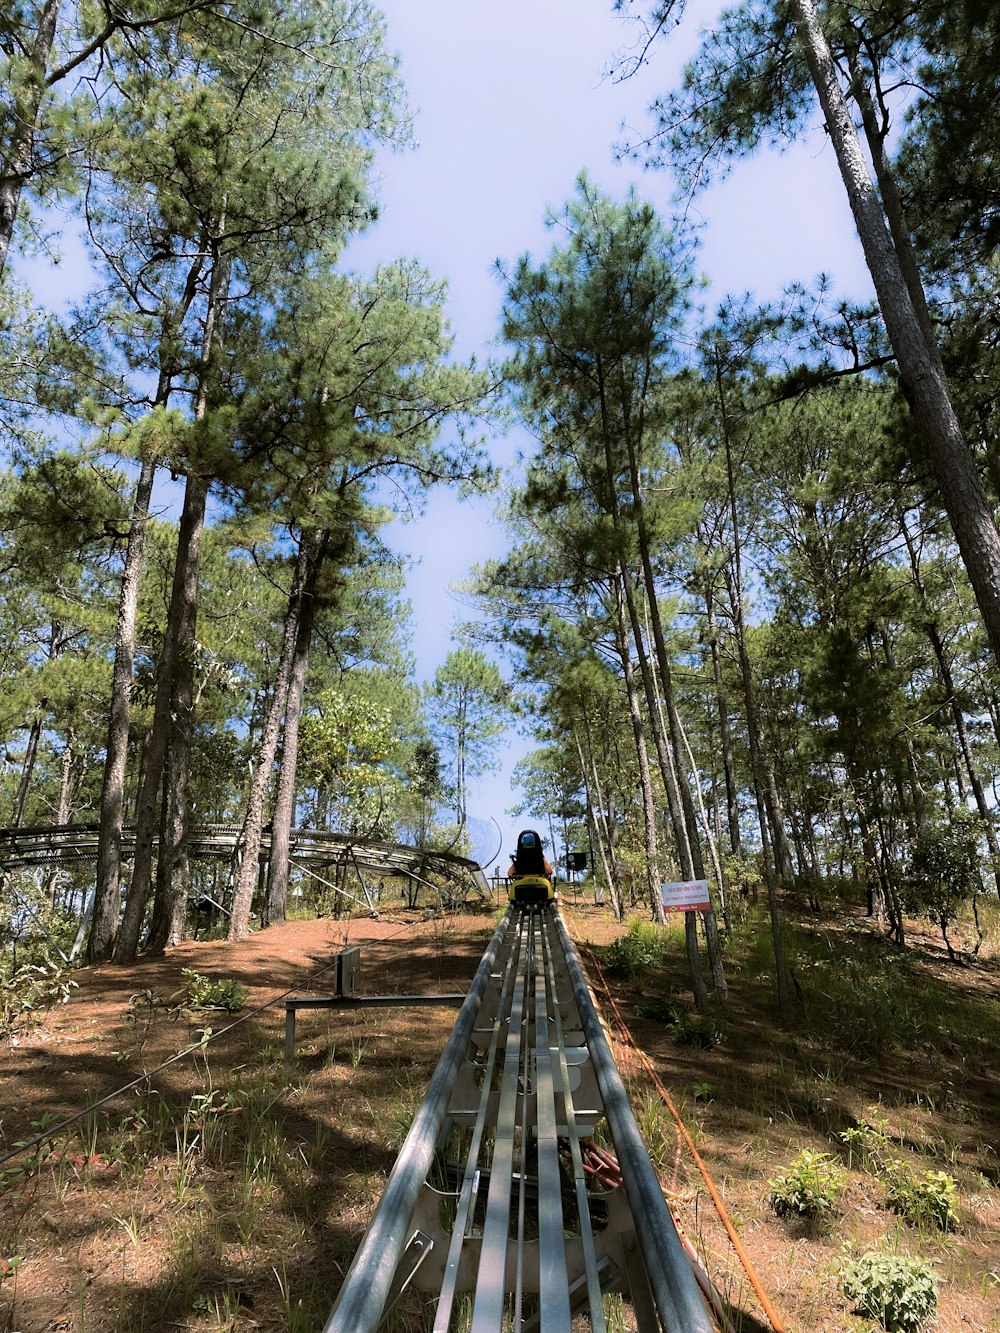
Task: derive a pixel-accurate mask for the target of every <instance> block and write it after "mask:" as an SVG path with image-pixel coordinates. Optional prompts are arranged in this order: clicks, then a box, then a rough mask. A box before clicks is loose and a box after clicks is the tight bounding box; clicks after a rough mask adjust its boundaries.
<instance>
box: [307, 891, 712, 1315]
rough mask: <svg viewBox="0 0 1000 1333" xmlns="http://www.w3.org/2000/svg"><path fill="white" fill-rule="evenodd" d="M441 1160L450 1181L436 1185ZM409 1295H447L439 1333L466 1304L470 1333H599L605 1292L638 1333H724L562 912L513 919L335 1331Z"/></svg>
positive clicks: (514, 912)
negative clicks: (605, 1171)
mask: <svg viewBox="0 0 1000 1333" xmlns="http://www.w3.org/2000/svg"><path fill="white" fill-rule="evenodd" d="M487 995H488V1001H487ZM584 1042H585V1045H581V1044H580V1043H584ZM574 1089H577V1091H576V1095H575V1098H574ZM602 1119H605V1120H606V1121H607V1125H608V1128H609V1130H610V1133H611V1138H612V1140H613V1143H614V1147H615V1150H616V1152H617V1154H618V1162H619V1168H620V1172H621V1177H620V1188H619V1186H616V1185H611V1186H606V1187H605V1190H606V1192H605V1191H604V1190H600V1189H599V1190H598V1191H597V1192H594V1191H593V1190H592V1189H591V1188H590V1187H589V1186H588V1182H587V1179H586V1175H585V1171H584V1160H583V1146H582V1142H581V1136H582V1135H590V1134H592V1133H593V1132H594V1127H595V1125H596V1124H597V1123H598V1122H599V1121H600V1120H602ZM461 1126H469V1127H470V1129H471V1131H472V1132H471V1142H469V1143H468V1146H466V1141H465V1140H464V1139H461V1138H460V1139H458V1140H454V1142H455V1143H456V1144H457V1145H458V1146H459V1151H460V1154H463V1155H464V1156H460V1158H459V1160H458V1162H456V1163H455V1164H454V1167H453V1168H449V1167H447V1166H446V1165H445V1164H446V1163H447V1160H448V1159H447V1151H448V1145H449V1144H450V1143H452V1142H453V1140H452V1138H451V1134H452V1130H453V1127H461ZM488 1130H492V1140H489V1139H487V1138H486V1137H485V1136H486V1133H487V1131H488ZM567 1150H568V1151H567ZM567 1156H568V1158H569V1160H570V1162H571V1163H572V1166H571V1168H567V1166H566V1165H565V1163H566V1157H567ZM435 1163H437V1169H438V1171H440V1169H441V1167H442V1166H445V1180H446V1181H447V1180H448V1173H449V1170H454V1173H455V1174H454V1176H453V1177H452V1179H454V1182H455V1183H454V1184H453V1185H449V1184H445V1185H444V1186H442V1185H441V1184H440V1183H435V1184H432V1183H431V1181H430V1179H429V1173H430V1170H431V1167H432V1165H434V1164H435ZM569 1176H571V1177H572V1180H570V1179H569ZM435 1180H436V1181H438V1182H439V1177H437V1176H436V1177H435ZM567 1191H568V1192H567ZM567 1204H568V1206H569V1211H568V1212H567ZM480 1208H481V1209H482V1212H479V1211H478V1210H479V1209H480ZM595 1210H596V1211H595ZM595 1216H598V1217H606V1219H607V1220H606V1221H604V1224H603V1226H601V1227H600V1228H599V1229H595V1227H594V1225H593V1223H594V1218H595ZM411 1284H412V1286H413V1288H414V1289H415V1290H416V1291H418V1292H420V1293H421V1297H422V1299H423V1300H424V1301H425V1302H427V1303H428V1304H430V1305H432V1306H433V1303H434V1301H435V1296H436V1300H437V1305H436V1308H435V1312H434V1320H433V1324H434V1333H448V1331H449V1330H450V1329H451V1327H452V1320H453V1317H454V1316H456V1315H457V1312H456V1309H455V1301H456V1297H457V1296H458V1295H459V1294H460V1293H461V1294H464V1295H466V1296H467V1297H468V1299H469V1304H468V1306H466V1307H465V1312H464V1319H466V1320H467V1321H468V1322H467V1324H463V1327H468V1328H469V1329H470V1333H502V1330H505V1329H508V1328H510V1329H522V1328H523V1329H524V1330H525V1333H527V1330H529V1329H530V1330H536V1331H538V1330H544V1333H569V1330H570V1329H571V1327H572V1323H573V1319H574V1317H575V1316H576V1315H577V1314H578V1313H580V1314H582V1313H584V1312H587V1313H589V1316H590V1327H591V1328H592V1329H593V1330H594V1333H602V1331H603V1330H604V1329H605V1327H606V1324H605V1317H604V1311H603V1307H602V1293H603V1291H607V1290H622V1291H625V1292H626V1293H628V1295H629V1296H630V1298H631V1300H632V1304H633V1307H634V1309H635V1315H636V1319H637V1321H638V1327H639V1328H640V1330H642V1333H712V1329H713V1324H712V1322H711V1318H710V1315H709V1312H708V1309H707V1308H706V1306H705V1304H704V1301H703V1297H702V1294H701V1292H700V1290H699V1287H698V1284H697V1281H696V1278H695V1275H694V1274H693V1272H692V1269H691V1261H690V1258H689V1256H688V1254H687V1252H686V1251H685V1249H684V1247H683V1243H682V1241H681V1238H680V1236H679V1235H678V1232H677V1228H676V1226H675V1223H674V1220H673V1217H672V1216H671V1214H670V1211H669V1209H668V1208H667V1205H666V1203H665V1201H664V1198H663V1194H662V1192H661V1189H660V1184H659V1181H658V1179H657V1177H656V1174H655V1172H654V1170H653V1167H652V1164H651V1163H650V1161H649V1157H648V1155H647V1153H646V1150H645V1147H644V1145H643V1143H642V1139H641V1137H640V1135H639V1131H638V1127H637V1126H636V1123H635V1119H634V1117H633V1115H632V1110H631V1106H630V1105H629V1102H628V1097H627V1094H626V1092H625V1088H624V1085H623V1083H622V1080H621V1076H620V1075H619V1073H618V1069H617V1066H616V1065H615V1062H614V1058H613V1056H612V1054H611V1049H610V1047H609V1045H608V1043H607V1039H606V1038H605V1036H604V1032H603V1028H602V1026H601V1022H600V1018H599V1015H598V1013H597V1009H596V1005H595V1003H594V1000H593V997H592V995H591V993H590V989H589V987H588V986H587V983H586V979H585V977H584V975H583V970H582V966H581V964H580V961H579V958H578V956H577V954H576V950H575V947H574V945H573V944H572V942H571V940H570V938H569V935H568V932H567V931H566V929H565V926H564V924H563V922H562V921H561V919H560V918H559V915H558V911H557V909H555V908H554V907H552V906H551V905H532V906H525V907H523V908H521V907H519V906H514V907H511V908H510V909H509V910H508V912H507V913H506V915H505V917H504V921H503V922H502V923H501V926H500V927H499V928H498V930H497V932H496V933H495V934H494V936H493V939H492V941H491V944H490V946H489V949H488V950H487V952H486V954H485V955H484V957H483V960H482V962H481V963H480V966H479V969H478V971H477V973H476V978H475V980H474V982H473V986H472V989H471V990H470V992H469V994H468V996H467V998H466V1001H465V1004H464V1005H463V1008H462V1011H461V1013H460V1015H459V1019H458V1022H457V1023H456V1026H455V1029H454V1030H453V1032H452V1034H451V1037H450V1038H449V1041H448V1044H447V1046H446V1048H445V1052H444V1054H443V1055H442V1057H441V1060H440V1062H439V1064H438V1067H437V1069H436V1071H435V1074H434V1077H433V1079H432V1082H431V1086H430V1088H429V1089H428V1093H427V1096H426V1097H425V1099H424V1102H423V1103H422V1105H421V1107H420V1109H419V1110H418V1112H417V1116H416V1118H415V1120H414V1122H413V1125H412V1126H411V1129H410V1132H409V1134H408V1135H407V1137H406V1141H405V1142H404V1144H403V1148H402V1150H401V1152H400V1155H399V1158H398V1159H397V1161H396V1164H395V1166H394V1167H393V1170H392V1172H391V1174H390V1176H389V1179H388V1182H387V1185H386V1189H385V1192H384V1194H383V1196H382V1200H381V1202H380V1203H379V1205H378V1208H377V1210H376V1212H375V1215H374V1217H373V1219H372V1222H371V1225H370V1227H369V1229H368V1231H367V1232H366V1233H365V1236H364V1238H363V1239H362V1242H361V1245H360V1247H359V1249H358V1251H357V1254H356V1255H355V1257H354V1261H353V1263H352V1264H351V1267H350V1271H349V1272H348V1275H347V1277H346V1279H345V1280H344V1284H343V1286H342V1288H341V1291H340V1295H339V1297H338V1298H337V1302H336V1304H335V1306H334V1308H333V1311H332V1312H331V1315H330V1318H329V1320H328V1322H327V1324H326V1326H325V1330H324V1333H374V1330H376V1329H377V1328H380V1327H382V1321H383V1320H384V1319H385V1318H387V1317H388V1313H389V1311H390V1310H391V1309H392V1308H393V1306H394V1304H395V1302H396V1301H397V1300H398V1299H399V1298H400V1296H401V1294H402V1293H403V1291H404V1290H405V1289H406V1288H407V1287H408V1286H410V1285H411ZM424 1308H425V1310H426V1308H427V1306H426V1305H425V1307H424Z"/></svg>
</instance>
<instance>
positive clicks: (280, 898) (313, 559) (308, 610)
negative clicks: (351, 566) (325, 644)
mask: <svg viewBox="0 0 1000 1333" xmlns="http://www.w3.org/2000/svg"><path fill="white" fill-rule="evenodd" d="M303 541H304V542H308V553H309V563H308V565H307V568H306V574H305V580H304V582H303V585H302V598H301V605H300V607H299V614H298V624H297V627H296V636H295V653H294V655H293V657H292V664H291V668H290V670H289V673H288V689H287V691H286V697H285V727H284V733H283V736H282V746H281V767H280V769H279V771H278V786H277V791H276V793H275V797H274V811H273V813H272V816H271V855H270V856H269V858H268V862H267V892H266V895H265V900H264V924H265V925H266V926H270V925H273V924H274V923H275V922H276V921H284V919H285V911H286V905H287V902H288V864H289V855H290V851H291V843H292V824H293V821H294V817H295V779H296V771H297V769H298V761H299V724H300V722H301V720H302V703H303V700H304V699H305V692H306V677H307V676H308V674H309V649H310V647H311V645H312V632H313V625H314V623H315V619H316V587H317V584H318V582H319V576H320V572H321V570H322V567H323V561H324V558H325V555H326V551H327V541H328V539H327V534H326V532H320V533H319V534H317V535H316V536H313V537H304V538H303Z"/></svg>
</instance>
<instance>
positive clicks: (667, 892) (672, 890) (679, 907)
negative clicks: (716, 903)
mask: <svg viewBox="0 0 1000 1333" xmlns="http://www.w3.org/2000/svg"><path fill="white" fill-rule="evenodd" d="M660 887H661V889H662V891H663V910H664V911H665V912H707V911H708V909H709V907H711V905H712V904H711V902H710V900H709V897H708V880H707V879H681V880H674V881H673V882H671V883H668V884H663V885H661V886H660Z"/></svg>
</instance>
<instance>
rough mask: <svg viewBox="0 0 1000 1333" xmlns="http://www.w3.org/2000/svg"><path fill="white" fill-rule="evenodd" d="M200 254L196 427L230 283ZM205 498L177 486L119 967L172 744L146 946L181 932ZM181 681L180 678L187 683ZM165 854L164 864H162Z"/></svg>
mask: <svg viewBox="0 0 1000 1333" xmlns="http://www.w3.org/2000/svg"><path fill="white" fill-rule="evenodd" d="M223 229H224V219H220V223H219V234H220V235H221V233H222V231H223ZM204 249H205V250H206V251H207V252H208V253H209V254H210V255H211V259H212V273H211V278H210V280H209V289H208V301H207V306H206V310H205V325H204V330H203V333H202V344H201V361H200V366H199V380H198V399H197V402H196V404H195V418H196V419H197V420H199V421H200V420H203V419H204V417H205V414H206V412H207V411H208V406H209V395H210V392H211V380H212V377H213V373H214V363H215V356H216V350H217V344H218V333H219V326H220V323H221V307H222V303H223V300H224V298H225V294H226V290H227V287H228V281H229V265H228V260H227V259H226V258H225V256H223V255H222V254H221V248H220V241H219V237H218V236H216V237H209V238H207V239H206V241H205V245H204ZM192 272H194V271H192ZM191 283H192V275H191V274H189V277H188V284H189V286H190V284H191ZM207 499H208V482H207V480H206V479H205V478H203V477H200V476H198V475H197V474H195V473H194V472H191V473H189V475H188V479H187V484H186V485H185V488H184V507H183V510H182V512H181V519H180V524H179V527H178V534H177V557H176V561H175V564H174V576H173V584H172V587H171V595H170V609H169V611H168V613H167V626H166V629H165V631H164V635H163V644H162V647H161V649H160V659H159V662H158V663H157V671H156V702H155V704H154V708H153V722H152V731H151V734H150V737H149V740H148V743H147V746H146V755H145V762H144V764H143V772H142V781H141V783H140V788H139V795H138V798H137V801H136V818H135V822H136V829H135V859H134V861H133V866H132V878H131V882H130V884H129V892H128V898H127V901H126V904H125V914H124V916H123V918H122V925H121V930H120V932H119V940H118V943H117V944H116V946H115V955H114V956H115V961H116V962H120V963H125V962H131V961H132V960H133V959H134V958H135V955H136V951H137V950H138V947H139V933H140V931H141V929H142V921H143V916H144V915H145V910H146V902H147V900H148V897H149V886H150V877H151V875H150V872H151V869H152V856H153V843H154V841H155V839H156V831H155V830H156V827H157V813H156V796H157V792H158V790H159V787H160V779H161V778H162V777H163V773H164V765H165V760H166V755H167V748H168V745H170V744H172V743H176V744H177V745H178V746H179V750H180V753H179V754H178V755H176V756H175V757H174V759H173V760H172V762H171V766H170V768H171V777H170V784H171V789H172V790H171V791H170V792H169V793H168V792H167V791H166V790H165V791H164V813H165V814H166V815H167V819H164V818H162V817H161V819H160V820H159V828H160V834H161V845H160V855H159V858H158V861H159V863H158V866H157V890H158V898H157V902H156V903H155V904H154V913H153V922H152V924H151V930H150V943H151V945H152V947H153V948H154V949H162V948H163V947H164V946H165V944H166V942H167V940H169V939H171V938H173V937H177V936H183V931H184V915H185V913H186V886H185V887H184V889H183V898H184V901H179V894H178V885H180V884H182V883H183V881H184V876H185V871H186V864H185V861H184V859H183V839H184V836H185V834H186V828H185V825H186V820H187V809H186V797H187V777H188V774H187V758H188V756H187V754H186V753H185V744H186V738H187V735H188V731H189V729H190V726H191V723H192V717H191V711H192V705H191V700H192V699H193V671H194V631H195V624H196V620H197V609H198V573H199V555H200V549H199V548H200V542H201V534H202V529H203V527H204V522H205V506H206V503H207ZM185 675H187V681H186V682H185V679H184V677H185ZM174 710H180V711H179V712H178V713H177V714H176V717H172V716H171V714H172V712H173V711H174ZM168 824H169V826H170V827H169V828H168V827H167V826H168ZM164 835H166V837H167V838H168V839H170V841H171V847H170V848H169V849H168V848H166V847H164V845H163V842H162V837H163V836H164ZM165 854H166V857H167V865H166V866H164V865H163V862H164V858H165ZM161 867H162V869H163V873H162V874H161ZM168 897H169V899H170V901H169V902H168V901H167V899H168Z"/></svg>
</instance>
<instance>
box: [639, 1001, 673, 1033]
mask: <svg viewBox="0 0 1000 1333" xmlns="http://www.w3.org/2000/svg"><path fill="white" fill-rule="evenodd" d="M635 1012H636V1013H637V1014H638V1015H639V1017H640V1018H651V1019H654V1020H655V1021H656V1022H657V1023H668V1024H670V1025H671V1026H672V1025H673V1024H674V1023H677V1022H678V1021H679V1016H678V1013H677V1010H676V1009H675V1008H674V1006H673V1005H672V1004H671V1003H670V1001H669V1000H663V999H655V998H654V999H651V1000H639V1001H638V1002H637V1004H636V1006H635Z"/></svg>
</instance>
